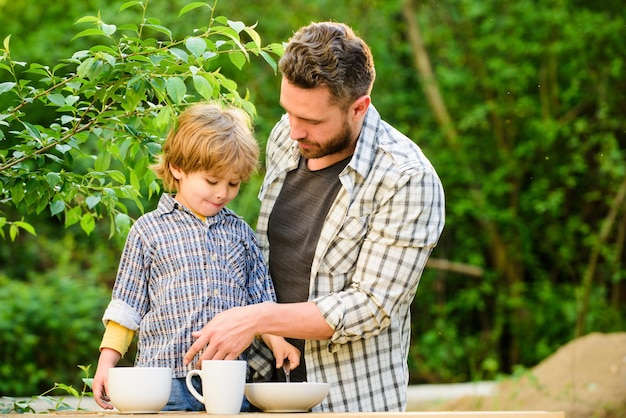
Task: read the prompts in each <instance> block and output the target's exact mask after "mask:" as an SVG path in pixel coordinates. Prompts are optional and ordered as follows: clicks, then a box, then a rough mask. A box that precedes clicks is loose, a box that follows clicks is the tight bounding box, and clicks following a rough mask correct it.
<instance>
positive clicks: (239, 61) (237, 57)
mask: <svg viewBox="0 0 626 418" xmlns="http://www.w3.org/2000/svg"><path fill="white" fill-rule="evenodd" d="M228 58H229V59H230V62H232V63H233V64H234V65H235V67H237V68H238V69H239V70H241V69H242V68H243V66H244V65H245V64H246V61H247V60H246V56H245V54H243V53H242V52H239V51H234V52H231V53H230V54H228Z"/></svg>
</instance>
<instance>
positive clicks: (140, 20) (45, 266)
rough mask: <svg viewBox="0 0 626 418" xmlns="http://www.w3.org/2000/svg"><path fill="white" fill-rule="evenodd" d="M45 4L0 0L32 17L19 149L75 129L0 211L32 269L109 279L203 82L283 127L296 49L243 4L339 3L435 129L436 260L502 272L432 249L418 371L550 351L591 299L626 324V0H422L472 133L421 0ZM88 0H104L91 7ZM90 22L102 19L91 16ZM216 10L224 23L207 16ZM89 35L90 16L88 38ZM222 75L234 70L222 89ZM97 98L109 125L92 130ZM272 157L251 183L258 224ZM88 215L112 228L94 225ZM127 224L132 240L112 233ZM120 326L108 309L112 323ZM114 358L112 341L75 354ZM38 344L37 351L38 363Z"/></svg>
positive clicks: (98, 112)
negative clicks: (162, 155)
mask: <svg viewBox="0 0 626 418" xmlns="http://www.w3.org/2000/svg"><path fill="white" fill-rule="evenodd" d="M28 2H31V3H37V2H34V1H33V0H25V1H24V2H10V3H9V2H5V3H2V2H0V27H2V28H4V29H3V30H6V32H5V33H3V34H2V38H3V39H4V37H6V36H7V35H9V34H13V35H12V36H11V38H10V39H9V40H8V42H9V46H11V48H10V49H9V48H8V47H4V48H3V50H4V51H3V53H2V54H3V55H2V60H1V61H0V66H2V65H4V67H1V68H2V69H0V92H1V93H0V109H2V111H1V113H0V115H1V116H0V129H1V130H2V135H3V137H2V139H0V166H5V165H6V164H7V163H8V162H9V161H15V158H19V157H20V156H22V154H20V152H22V153H23V155H26V154H28V153H29V152H32V153H34V152H35V151H37V150H39V149H41V148H43V147H44V146H45V145H46V144H53V143H54V141H56V140H57V138H61V137H63V135H69V134H70V133H71V135H70V136H67V138H66V142H62V143H59V144H58V145H59V147H58V148H57V144H54V145H53V146H52V147H51V148H49V149H48V150H46V151H39V152H40V154H34V155H33V156H32V158H30V159H26V160H24V161H23V162H20V163H18V164H16V165H14V166H12V167H10V168H8V169H5V171H1V172H0V178H1V182H2V188H3V192H2V193H3V195H2V197H0V230H2V231H3V233H4V236H5V240H6V241H7V245H4V246H0V265H1V268H0V274H1V273H4V274H5V275H6V276H7V277H10V278H11V280H17V281H21V282H24V289H26V288H27V284H26V283H29V282H30V281H31V280H33V278H34V277H42V276H45V277H48V276H47V275H48V273H43V272H47V271H49V270H55V269H56V270H57V271H58V272H59V274H58V275H59V276H61V275H62V276H64V277H68V278H71V280H75V281H80V280H82V279H83V276H84V275H85V274H86V275H88V276H89V277H90V280H92V278H93V280H94V283H95V282H97V283H99V284H102V285H104V286H105V287H106V288H110V285H111V284H112V281H113V279H114V275H115V270H116V267H117V259H118V257H119V252H120V250H121V243H122V242H121V241H122V239H123V236H124V230H125V229H126V228H127V227H128V226H129V225H130V223H131V222H132V220H133V219H134V218H135V217H136V216H138V215H140V214H141V213H143V212H144V211H146V210H150V209H151V208H153V207H154V206H155V205H156V197H157V196H158V194H159V192H160V189H159V188H158V187H157V185H156V183H154V178H153V177H152V175H151V174H150V172H149V170H147V168H146V167H147V165H148V162H149V161H150V159H151V158H152V156H153V155H154V153H156V152H158V148H159V144H160V141H161V140H162V138H163V134H164V132H165V131H166V130H167V127H168V126H169V123H171V120H172V117H173V115H174V114H175V112H177V111H178V109H179V108H181V107H182V106H184V105H185V103H186V102H190V101H194V100H200V99H204V98H205V96H208V95H209V87H210V88H213V95H216V96H215V97H220V98H222V99H223V100H227V101H230V102H234V103H240V104H241V105H242V106H244V105H245V106H246V108H247V109H248V110H250V111H253V110H252V109H258V113H256V114H255V123H256V130H257V137H258V139H259V141H260V143H261V144H262V145H263V144H264V143H265V140H266V137H267V135H268V134H269V130H270V129H271V127H272V125H273V123H274V122H275V121H276V120H277V119H278V117H279V116H280V114H281V112H282V110H281V109H280V106H279V105H278V88H279V81H280V79H279V77H277V76H276V74H275V67H274V64H273V59H272V60H270V61H266V59H267V58H268V57H275V56H277V53H278V51H279V50H280V47H279V46H278V45H277V44H269V45H268V46H262V45H261V44H260V43H259V44H257V45H253V46H252V49H251V50H248V51H247V52H248V55H247V56H248V57H249V58H250V60H249V62H248V60H247V57H246V53H245V52H244V51H243V50H242V49H241V46H243V47H244V48H248V46H249V45H251V44H250V42H253V43H254V38H253V37H252V36H251V35H250V34H249V33H248V32H247V31H246V30H245V29H243V30H240V29H241V27H242V26H241V24H240V23H236V22H256V21H259V22H260V23H259V24H258V25H256V26H249V30H251V31H254V32H256V33H257V34H258V35H259V36H260V37H262V39H271V40H273V41H276V42H278V41H284V40H286V39H287V38H288V37H289V36H290V35H291V34H292V32H293V31H294V30H295V29H297V28H298V27H300V26H301V25H304V24H307V23H309V22H311V21H319V20H328V19H332V20H337V21H344V22H346V23H349V24H351V25H352V26H353V27H354V28H355V30H356V31H357V32H358V33H359V34H360V35H362V36H363V37H364V38H365V39H366V40H367V41H368V43H369V44H370V46H371V47H372V50H373V54H374V59H375V62H376V68H377V80H376V84H375V87H374V91H373V95H372V99H373V103H374V105H375V106H376V107H377V109H378V110H379V111H380V112H381V114H382V115H383V117H384V118H385V119H387V120H388V121H389V122H391V123H392V124H393V125H395V126H396V127H398V128H399V129H400V130H402V131H403V132H404V133H406V134H407V135H408V136H409V137H411V138H413V139H414V140H415V141H416V142H417V143H418V144H419V145H420V146H421V147H422V149H423V150H424V151H425V153H426V155H427V156H428V157H429V158H430V159H431V161H432V162H433V163H434V165H435V167H436V168H437V171H438V172H439V174H440V176H441V178H442V180H443V183H444V188H445V190H446V196H447V208H446V209H447V220H446V228H445V230H444V234H443V236H442V239H441V241H440V243H439V245H438V247H437V248H436V249H435V251H434V253H433V258H439V259H444V260H449V261H453V262H457V263H464V264H466V265H470V266H474V267H479V268H481V269H482V272H483V273H482V275H480V276H479V277H476V276H466V275H463V274H458V273H456V272H454V271H451V270H445V269H433V268H427V269H426V272H425V274H424V276H423V278H422V281H421V284H420V287H419V288H418V293H417V297H416V299H415V301H414V303H413V307H412V311H413V337H412V342H411V357H410V359H409V360H410V376H411V382H413V383H421V382H432V383H440V382H455V381H467V380H475V379H493V378H496V377H497V376H499V375H501V374H502V373H514V372H515V370H517V369H519V368H520V367H532V366H534V365H535V364H537V363H538V362H540V361H541V360H543V359H544V358H545V357H546V356H548V355H549V354H551V353H552V352H554V350H556V349H557V348H558V347H560V346H561V345H562V344H564V343H565V342H567V341H569V340H571V339H572V338H573V337H574V336H576V334H575V331H574V329H575V327H576V323H577V320H578V318H579V317H581V316H583V317H584V318H585V320H586V326H585V328H584V329H585V330H586V331H587V332H589V331H601V332H612V331H623V330H624V329H626V323H625V322H624V318H626V316H625V315H624V306H626V300H624V294H625V293H624V288H625V286H626V281H625V277H626V269H625V267H624V265H625V264H624V262H625V259H626V254H625V252H624V248H625V245H624V240H625V236H626V233H625V232H624V231H625V230H626V213H625V211H624V204H623V200H620V196H621V195H620V190H622V189H621V188H622V187H623V186H622V185H623V184H624V182H625V180H624V179H625V178H626V156H625V155H624V153H625V152H626V145H625V144H626V142H625V141H626V136H625V135H624V132H626V126H625V123H626V122H625V119H624V111H623V109H626V103H625V101H626V96H624V94H623V93H622V92H623V91H626V85H625V82H626V79H625V78H624V77H623V75H622V74H623V73H624V67H625V64H626V63H625V57H624V54H623V53H622V51H624V50H625V49H626V33H625V31H626V22H625V21H624V19H625V17H624V14H623V10H622V9H623V5H622V4H621V2H618V1H614V0H608V1H605V2H592V1H589V0H565V1H558V2H556V1H549V2H546V3H545V4H542V7H537V4H536V2H534V1H532V0H519V1H517V2H513V3H511V2H501V1H496V0H490V1H482V2H475V1H471V0H460V1H423V2H415V7H414V10H412V12H413V13H414V14H415V16H416V17H417V19H418V22H419V24H420V28H421V34H422V37H423V39H424V42H425V47H426V50H427V51H428V53H429V58H430V61H431V63H432V66H433V70H434V73H435V76H436V81H437V85H438V87H439V88H440V90H441V93H442V96H443V99H444V102H445V105H446V106H447V109H448V112H449V114H450V118H451V120H450V124H451V125H452V126H453V127H454V128H455V130H456V133H457V136H456V137H453V138H451V137H449V136H447V134H446V132H444V130H443V129H442V128H441V127H440V126H438V124H437V120H436V118H435V117H434V111H433V110H432V107H431V106H430V103H429V101H428V98H427V96H426V95H425V94H424V92H423V89H422V87H421V82H422V81H423V80H422V77H421V75H420V74H419V72H418V71H417V69H416V66H415V61H414V58H415V51H414V50H413V48H412V46H411V44H410V42H409V35H408V33H409V27H408V24H407V20H406V18H405V16H404V14H403V13H404V12H403V7H402V3H404V2H406V0H405V1H403V2H401V1H400V0H386V1H383V0H375V1H371V0H357V1H353V2H347V3H345V4H344V3H340V2H339V3H338V2H336V1H332V0H319V1H316V2H294V3H293V4H290V6H291V7H285V4H284V2H283V1H279V0H267V1H263V2H242V1H238V0H235V1H229V2H221V3H220V5H219V7H220V12H221V14H222V15H223V16H229V17H230V19H226V18H221V19H218V18H217V17H213V14H212V13H213V12H214V11H215V8H216V5H215V4H212V3H208V4H205V3H193V2H188V1H184V0H173V1H169V2H150V4H149V7H146V6H147V4H148V3H147V2H145V3H141V4H140V3H138V2H132V1H131V2H129V3H125V4H123V5H122V7H119V5H115V6H114V7H111V6H108V5H107V2H103V1H97V0H87V1H85V2H66V1H61V3H59V2H55V3H54V4H63V6H54V5H53V3H50V4H48V3H45V4H44V3H41V2H38V3H37V5H38V7H39V8H35V7H30V8H29V7H28V6H27V3H28ZM31 6H33V5H32V4H31ZM98 8H100V9H101V12H100V14H96V12H94V11H95V10H98ZM184 8H187V10H184ZM296 8H297V10H298V11H299V12H298V13H293V12H292V10H294V9H296ZM26 9H28V10H26ZM59 9H60V10H62V11H63V13H61V12H60V11H59ZM119 9H122V10H121V11H119ZM181 10H182V11H184V12H185V11H186V12H185V13H184V14H182V15H181V14H180V12H181ZM268 10H271V13H268ZM85 14H87V15H90V17H87V18H85V19H82V20H81V19H78V18H79V16H83V15H85ZM7 16H8V17H10V19H9V18H7ZM44 16H51V19H50V20H52V21H54V25H45V24H42V25H41V33H39V34H38V33H37V29H31V28H33V25H29V24H28V22H32V21H42V22H44V21H45V20H46V19H45V18H44ZM156 16H158V17H159V18H156ZM21 19H23V22H25V23H22V21H21ZM69 20H71V22H69V24H68V21H69ZM76 20H80V22H82V23H78V24H77V26H78V28H76V27H74V29H72V23H74V22H75V21H76ZM207 25H208V26H207ZM205 26H207V27H205ZM246 27H248V26H246ZM191 28H197V30H195V29H191ZM210 28H219V30H217V29H216V31H214V32H211V33H207V32H210ZM81 31H83V32H82V33H81ZM85 31H86V32H85ZM219 31H227V32H228V33H229V34H230V35H232V36H231V37H229V36H227V35H224V34H223V33H222V32H219ZM218 32H219V33H218ZM68 33H71V34H74V33H78V34H80V36H77V37H74V39H73V40H72V41H71V42H70V39H71V37H72V36H73V35H68ZM140 35H141V36H140ZM205 35H206V36H205ZM48 39H50V42H52V44H48V45H47V46H46V41H47V40H48ZM199 39H203V40H204V41H205V44H206V46H204V45H203V44H202V43H201V42H198V40H199ZM237 40H238V41H239V43H237ZM223 42H226V43H223ZM51 45H52V46H51ZM142 51H144V52H145V53H142ZM168 51H169V52H168ZM255 51H257V53H258V57H257V56H256V55H257V53H255ZM261 51H263V52H264V53H267V54H268V55H266V56H261ZM210 53H215V54H216V55H215V56H213V55H211V54H210ZM207 54H209V55H211V56H209V55H207ZM233 54H234V55H233ZM231 56H232V59H231V58H230V57H231ZM185 57H186V58H185ZM253 58H254V59H253ZM44 59H51V61H44ZM31 62H39V63H41V64H39V65H37V64H29V63H31ZM268 62H269V63H270V65H268ZM10 63H13V64H10ZM242 63H245V66H244V67H241V68H240V65H241V64H242ZM11 65H13V67H11ZM7 66H8V67H9V70H7V69H6V67H7ZM79 69H80V71H79ZM196 70H197V71H196ZM194 71H195V72H194ZM213 75H215V77H218V78H217V79H218V80H222V81H225V82H226V83H222V84H219V88H220V93H219V94H218V93H217V88H216V85H215V83H214V81H213V80H214V79H213V78H212V77H213ZM220 75H221V78H220ZM194 76H200V77H202V78H203V79H204V80H206V83H205V82H204V81H201V80H199V79H198V78H197V77H196V78H195V79H194ZM72 77H75V78H72ZM70 79H71V80H70ZM79 79H80V83H78V82H77V80H79ZM53 80H56V83H55V82H54V81H53ZM64 80H67V82H66V84H65V85H63V84H59V86H58V87H55V88H54V89H52V90H51V91H50V92H47V93H45V94H43V93H44V92H45V91H46V90H47V89H51V88H52V87H53V86H55V85H56V84H58V83H62V82H64ZM168 80H169V81H168ZM74 82H76V84H74ZM181 82H182V83H181ZM4 83H9V84H4ZM128 87H133V88H132V89H129V88H128ZM81 91H82V92H84V93H87V94H85V95H81V94H82V93H81V94H78V92H81ZM37 92H39V93H40V94H41V95H40V96H36V94H37ZM20 94H21V96H20ZM29 95H30V97H31V98H32V100H30V101H29V100H26V98H28V97H29ZM61 96H62V97H61ZM74 96H76V97H79V98H78V99H75V98H74ZM211 97H213V96H211ZM105 100H109V101H105ZM135 101H136V103H137V105H136V106H135V104H134V103H135ZM92 103H93V106H92V107H93V108H90V107H89V106H90V105H91V104H92ZM122 103H125V104H124V107H122ZM252 104H254V105H252ZM20 106H21V107H20ZM81 111H82V113H81ZM19 112H22V113H19ZM89 112H91V113H89ZM83 114H84V115H89V118H91V117H92V115H93V117H95V118H96V119H98V118H99V122H97V123H101V125H98V126H96V125H97V123H96V122H93V124H92V127H93V129H92V128H90V127H85V130H83V131H79V129H80V127H81V126H83V125H80V124H79V123H77V122H78V121H80V120H81V119H80V118H81V115H83ZM6 115H9V116H6ZM114 115H118V116H123V118H121V119H119V120H117V119H115V118H114V117H113V116H114ZM168 115H169V116H168ZM90 120H91V119H86V118H84V119H82V122H81V123H83V124H87V123H89V122H90ZM7 124H9V125H10V126H7ZM98 127H101V129H98ZM72 129H75V130H77V132H75V133H74V132H73V131H72ZM40 143H41V144H43V145H41V144H40ZM67 147H69V148H67ZM133 173H134V174H133ZM262 174H263V173H262V172H261V173H259V175H258V176H256V177H255V178H253V179H252V180H251V182H250V183H249V184H248V185H246V186H245V187H244V188H242V190H241V193H240V195H239V197H238V198H237V199H236V200H235V201H233V202H232V203H231V207H232V208H233V209H235V210H236V211H237V212H238V213H239V214H241V215H242V216H244V218H245V219H246V220H247V221H248V222H249V223H251V224H252V225H254V224H255V223H256V215H257V213H258V201H257V199H256V193H257V191H258V187H259V185H260V181H261V178H262ZM14 175H15V176H16V177H13V176H14ZM79 180H80V181H79ZM20 185H21V187H20ZM107 188H109V189H111V190H113V193H111V192H109V193H108V194H107V193H105V189H107ZM14 191H15V193H16V194H15V197H16V198H17V204H16V201H13V200H11V199H13V197H14V196H13V194H12V193H14ZM72 194H73V195H74V198H73V200H65V199H66V198H69V197H70V196H72ZM87 198H90V199H89V201H87ZM98 199H99V200H98ZM622 199H623V198H622ZM620 202H621V205H620ZM90 205H91V206H92V207H90ZM77 208H78V209H77ZM72 210H73V211H74V212H71V211H72ZM38 212H39V213H38ZM70 212H71V213H70ZM52 213H54V215H52V216H51V214H52ZM86 215H87V216H86ZM83 217H85V220H84V221H83V222H82V223H81V221H82V220H83ZM2 218H4V219H2ZM91 220H93V221H94V222H93V223H91ZM26 225H32V226H36V229H35V230H28V229H24V228H25V227H26ZM66 225H69V226H68V227H67V228H65V226H66ZM83 226H84V228H86V229H87V230H89V229H90V228H92V227H93V228H94V229H93V230H92V232H91V234H90V235H89V236H88V237H85V234H84V232H83V229H84V228H83ZM35 231H36V233H37V235H36V236H34V235H32V232H35ZM118 231H119V232H121V234H118V233H117V232H118ZM22 232H24V233H22ZM111 233H115V235H114V237H113V238H112V239H113V243H114V244H115V245H111V242H110V241H108V238H107V236H109V235H110V234H111ZM9 241H10V245H8V242H9ZM62 247H67V248H69V249H71V250H68V252H64V251H61V250H59V248H62ZM594 254H595V255H594ZM72 266H74V267H77V268H78V271H76V269H73V267H72ZM584 277H588V278H590V279H587V282H588V283H589V284H584V280H583V278H584ZM16 286H17V285H16ZM31 286H32V285H31ZM3 290H4V287H3ZM37 303H39V300H37ZM98 303H100V302H98ZM584 304H587V305H588V310H587V312H586V313H585V311H584V309H583V306H584ZM0 309H2V308H0ZM92 309H93V311H94V318H96V319H93V320H91V319H86V320H84V321H83V322H82V324H83V326H85V327H89V326H91V325H93V322H90V321H95V323H96V326H97V327H99V326H100V325H99V324H100V322H99V317H100V315H101V313H102V309H103V307H102V306H95V307H93V308H92ZM100 335H101V329H99V328H98V329H95V328H94V330H93V331H92V333H91V339H93V340H94V341H97V340H99V337H100ZM3 338H4V337H0V339H3ZM58 344H63V342H58ZM33 350H34V348H33ZM63 350H65V351H68V350H70V349H68V348H59V351H63ZM33 353H37V351H33ZM96 356H97V351H93V352H92V353H91V355H90V357H89V359H88V360H83V359H76V360H75V361H74V363H73V364H72V365H70V366H67V365H66V366H63V369H62V371H63V372H67V371H68V370H72V369H73V368H74V365H75V364H88V363H92V362H93V361H94V360H95V358H96ZM33 358H35V354H32V353H31V354H24V356H23V358H22V359H21V360H20V361H30V360H32V359H33ZM1 363H2V364H6V362H5V361H2V362H1ZM18 364H19V363H18ZM55 381H64V379H61V378H59V379H55ZM24 390H25V391H27V393H26V394H32V393H40V392H41V390H37V388H32V387H30V388H27V389H26V388H25V389H24Z"/></svg>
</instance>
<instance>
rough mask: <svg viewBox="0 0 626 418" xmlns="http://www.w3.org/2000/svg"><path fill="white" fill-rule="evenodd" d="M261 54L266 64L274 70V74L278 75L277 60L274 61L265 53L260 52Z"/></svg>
mask: <svg viewBox="0 0 626 418" xmlns="http://www.w3.org/2000/svg"><path fill="white" fill-rule="evenodd" d="M259 54H261V56H262V57H263V59H264V60H265V62H267V63H268V64H269V65H270V67H272V70H274V74H276V72H277V71H278V65H277V64H276V60H274V58H272V56H271V55H270V54H268V53H267V52H265V51H259Z"/></svg>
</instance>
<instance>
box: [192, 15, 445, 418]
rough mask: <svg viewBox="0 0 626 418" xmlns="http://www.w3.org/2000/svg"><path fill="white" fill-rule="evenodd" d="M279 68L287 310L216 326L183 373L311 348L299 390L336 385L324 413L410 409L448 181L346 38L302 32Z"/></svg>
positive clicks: (266, 188) (362, 47) (280, 307)
mask: <svg viewBox="0 0 626 418" xmlns="http://www.w3.org/2000/svg"><path fill="white" fill-rule="evenodd" d="M279 65H280V71H281V73H282V84H281V92H280V104H281V106H282V107H283V108H284V109H285V111H286V115H285V116H284V117H283V118H282V119H281V120H280V121H279V122H278V123H277V124H276V126H275V127H274V129H273V131H272V133H271V135H270V138H269V141H268V145H267V161H266V166H267V172H266V175H265V179H264V182H263V186H262V188H261V191H260V193H259V197H260V198H261V200H262V206H261V211H260V215H259V220H258V226H257V229H258V230H257V234H258V235H259V241H260V245H261V247H262V249H263V251H264V254H265V256H266V257H267V259H268V262H269V266H270V274H271V276H272V279H273V280H274V284H275V288H276V294H277V300H278V302H279V303H277V304H273V303H263V304H258V305H255V306H247V307H237V308H233V309H230V310H228V311H225V312H223V313H221V314H219V315H217V316H216V317H215V318H214V319H213V320H211V322H209V323H208V324H207V325H206V326H205V327H204V328H203V329H202V330H201V331H199V332H197V333H195V334H194V335H195V336H196V337H197V338H198V339H197V340H196V342H195V343H194V345H193V346H192V348H191V349H190V351H189V352H188V353H187V355H186V357H185V360H186V361H187V362H189V361H191V359H192V358H193V355H195V354H196V353H197V352H198V351H200V350H202V349H204V350H205V351H204V353H203V354H202V358H204V359H211V358H214V359H230V358H235V357H236V356H237V355H238V354H239V353H240V352H242V351H243V350H245V349H246V348H247V347H248V346H249V345H250V344H251V343H252V342H253V340H254V337H255V336H256V335H260V334H264V333H268V334H276V335H281V336H284V337H287V338H289V339H296V340H300V348H301V351H302V353H303V358H302V361H301V365H300V366H299V367H298V368H296V369H295V370H292V373H291V374H292V377H293V378H295V379H296V380H308V381H317V382H328V383H330V387H331V388H330V393H329V394H328V396H327V397H326V399H325V400H324V401H323V402H322V403H321V404H320V405H318V406H316V407H315V408H314V411H331V412H357V411H402V410H405V408H406V388H407V385H408V366H407V358H408V351H409V343H410V329H411V320H410V305H411V302H412V300H413V297H414V296H415V292H416V290H417V286H418V284H419V280H420V277H421V274H422V271H423V269H424V266H425V264H426V261H427V259H428V257H429V255H430V253H431V251H432V249H433V248H434V247H435V245H436V244H437V241H438V239H439V236H440V234H441V231H442V229H443V224H444V194H443V189H442V186H441V182H440V180H439V178H438V176H437V174H436V172H435V170H434V168H433V167H432V165H431V164H430V162H429V161H428V160H427V159H426V157H425V156H424V155H423V154H422V152H421V150H420V149H419V147H418V146H417V145H416V144H414V143H413V142H412V141H411V140H410V139H408V138H407V137H405V136H404V135H402V134H401V133H400V132H398V131H397V130H395V129H394V128H393V127H391V126H390V125H389V124H387V123H385V122H384V121H382V120H381V118H380V115H379V114H378V112H377V111H376V109H375V108H374V106H373V105H372V104H371V98H370V92H371V89H372V85H373V82H374V78H375V70H374V64H373V59H372V56H371V52H370V50H369V47H368V46H367V45H366V44H365V42H364V41H363V40H361V39H360V38H359V37H357V36H356V35H355V34H354V33H353V31H352V30H351V29H350V28H349V27H348V26H346V25H344V24H340V23H332V22H323V23H313V24H311V25H309V26H306V27H304V28H302V29H300V30H299V31H298V32H297V33H296V34H295V35H294V36H293V37H292V39H291V40H290V41H289V43H288V45H287V46H286V49H285V55H284V56H283V57H282V58H281V60H280V63H279ZM290 341H294V340H290ZM296 342H297V341H296ZM259 345H260V344H259V342H258V341H256V342H255V344H254V346H255V347H257V346H259ZM251 367H253V368H254V369H255V370H256V371H257V373H258V374H264V372H265V370H262V369H259V368H257V365H256V364H255V363H254V360H253V358H252V359H251ZM275 374H276V373H275ZM276 377H277V376H274V378H276Z"/></svg>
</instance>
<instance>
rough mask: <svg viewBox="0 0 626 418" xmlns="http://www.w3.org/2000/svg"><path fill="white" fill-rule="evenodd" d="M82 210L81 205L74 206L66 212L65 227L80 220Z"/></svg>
mask: <svg viewBox="0 0 626 418" xmlns="http://www.w3.org/2000/svg"><path fill="white" fill-rule="evenodd" d="M80 215H81V210H80V206H74V207H73V208H72V209H70V210H68V211H67V212H66V213H65V227H66V228H67V227H69V226H72V225H74V224H75V223H77V222H79V221H80Z"/></svg>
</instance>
